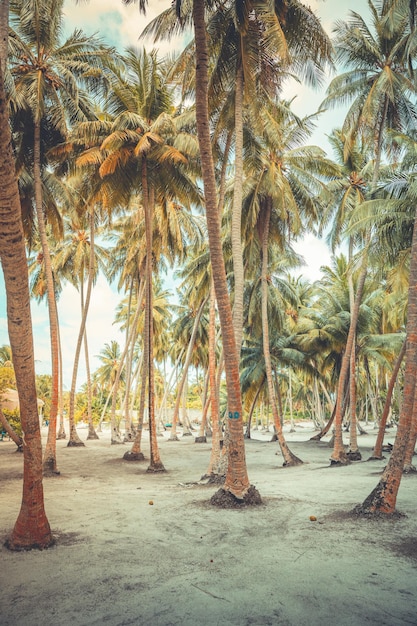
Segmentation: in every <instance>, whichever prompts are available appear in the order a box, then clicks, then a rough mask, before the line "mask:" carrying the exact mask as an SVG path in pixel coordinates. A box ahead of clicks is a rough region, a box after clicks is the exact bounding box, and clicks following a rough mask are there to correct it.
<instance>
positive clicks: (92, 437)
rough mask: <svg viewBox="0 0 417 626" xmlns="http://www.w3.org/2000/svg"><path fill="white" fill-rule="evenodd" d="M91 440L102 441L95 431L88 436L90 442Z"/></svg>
mask: <svg viewBox="0 0 417 626" xmlns="http://www.w3.org/2000/svg"><path fill="white" fill-rule="evenodd" d="M90 439H100V437H99V436H98V435H97V433H96V432H95V431H94V432H92V433H88V436H87V441H89V440H90Z"/></svg>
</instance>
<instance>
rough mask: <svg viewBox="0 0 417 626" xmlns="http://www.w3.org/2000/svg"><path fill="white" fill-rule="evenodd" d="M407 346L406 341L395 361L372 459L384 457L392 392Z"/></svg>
mask: <svg viewBox="0 0 417 626" xmlns="http://www.w3.org/2000/svg"><path fill="white" fill-rule="evenodd" d="M406 346H407V342H406V341H404V343H403V345H402V346H401V350H400V352H399V354H398V357H397V360H396V362H395V365H394V369H393V370H392V374H391V378H390V381H389V384H388V389H387V397H386V398H385V405H384V410H383V412H382V416H381V421H380V422H379V430H378V435H377V438H376V442H375V446H374V451H373V454H372V456H371V457H370V459H369V460H370V461H371V460H380V459H383V458H384V457H383V454H382V445H383V443H384V435H385V427H386V425H387V419H388V415H389V412H390V408H391V400H392V394H393V393H394V388H395V383H396V382H397V377H398V372H399V371H400V367H401V363H402V362H403V359H404V356H405V351H406Z"/></svg>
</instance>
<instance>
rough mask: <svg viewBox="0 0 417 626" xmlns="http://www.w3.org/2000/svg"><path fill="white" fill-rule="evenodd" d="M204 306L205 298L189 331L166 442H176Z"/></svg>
mask: <svg viewBox="0 0 417 626" xmlns="http://www.w3.org/2000/svg"><path fill="white" fill-rule="evenodd" d="M206 304H207V298H205V299H204V300H203V301H202V302H201V303H200V306H199V307H198V310H197V313H196V316H195V318H194V324H193V329H192V331H191V337H190V341H189V343H188V348H187V353H186V355H185V363H184V367H183V372H182V375H181V379H180V382H179V384H178V388H177V397H176V399H175V406H174V415H173V416H172V428H171V435H170V437H169V439H168V441H178V437H177V423H178V415H179V410H180V404H181V398H182V395H183V392H184V389H185V383H186V381H187V376H188V368H189V367H190V363H191V358H192V356H193V348H194V344H195V339H196V337H197V331H198V325H199V324H200V320H201V316H202V314H203V310H204V307H205V305H206Z"/></svg>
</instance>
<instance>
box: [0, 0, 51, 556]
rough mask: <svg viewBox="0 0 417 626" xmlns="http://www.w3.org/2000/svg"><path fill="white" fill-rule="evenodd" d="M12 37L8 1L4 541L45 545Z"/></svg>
mask: <svg viewBox="0 0 417 626" xmlns="http://www.w3.org/2000/svg"><path fill="white" fill-rule="evenodd" d="M7 39H8V5H7V2H2V4H1V11H0V40H1V42H2V46H1V50H0V52H1V57H0V173H1V185H0V219H1V222H2V225H3V226H2V228H1V231H0V259H1V264H2V269H3V274H4V281H5V287H6V294H7V317H8V330H9V338H10V346H11V350H12V352H13V359H14V368H15V374H16V383H17V389H18V393H19V402H20V418H21V422H22V429H23V432H24V433H25V445H24V448H23V493H22V504H21V508H20V512H19V515H18V518H17V520H16V523H15V525H14V528H13V531H12V533H11V535H10V536H9V538H8V539H7V542H6V545H7V546H8V547H9V548H10V549H12V550H22V549H31V548H47V547H49V546H50V545H52V544H53V543H54V538H53V536H52V532H51V529H50V526H49V522H48V519H47V517H46V513H45V507H44V497H43V485H42V444H41V435H40V428H39V418H38V407H37V397H36V384H35V362H34V358H33V336H32V321H31V313H30V300H29V282H28V274H27V261H26V251H25V241H24V234H23V226H22V221H21V212H20V202H19V190H18V185H17V180H16V176H15V163H14V159H13V151H12V144H11V134H10V126H9V119H8V109H7V99H6V94H5V92H4V82H3V76H4V73H5V67H6V51H7V43H6V46H4V42H7Z"/></svg>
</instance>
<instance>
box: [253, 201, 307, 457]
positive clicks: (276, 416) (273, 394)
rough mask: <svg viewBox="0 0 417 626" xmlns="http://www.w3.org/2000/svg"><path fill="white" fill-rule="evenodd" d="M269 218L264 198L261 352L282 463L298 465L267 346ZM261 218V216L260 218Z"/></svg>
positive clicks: (267, 204) (269, 206)
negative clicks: (287, 434) (280, 408)
mask: <svg viewBox="0 0 417 626" xmlns="http://www.w3.org/2000/svg"><path fill="white" fill-rule="evenodd" d="M270 218H271V201H270V199H269V198H268V199H267V200H266V207H265V208H264V213H263V220H262V221H263V223H262V225H261V238H262V276H261V281H262V283H261V284H262V297H261V302H262V304H261V307H262V341H263V352H264V360H265V374H266V380H267V385H268V395H269V401H270V403H271V409H272V415H273V418H274V426H275V430H276V435H277V439H278V443H279V446H280V448H281V453H282V456H283V458H284V465H285V466H291V465H300V464H301V463H302V461H301V459H299V458H298V457H297V456H295V454H293V453H292V452H291V450H290V449H289V447H288V444H287V442H286V440H285V437H284V433H283V431H282V424H281V420H280V417H279V412H278V401H277V396H276V392H275V387H274V381H273V377H272V362H271V353H270V348H269V324H268V239H269V222H270ZM260 219H262V218H260Z"/></svg>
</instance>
